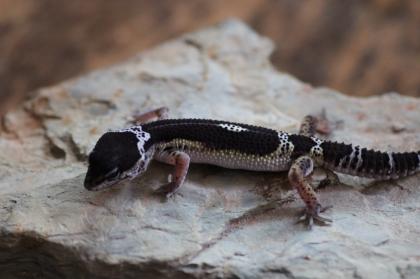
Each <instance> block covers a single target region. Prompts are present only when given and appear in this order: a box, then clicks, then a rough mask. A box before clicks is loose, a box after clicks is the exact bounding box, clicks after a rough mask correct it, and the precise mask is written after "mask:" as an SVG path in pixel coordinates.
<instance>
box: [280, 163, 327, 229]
mask: <svg viewBox="0 0 420 279" xmlns="http://www.w3.org/2000/svg"><path fill="white" fill-rule="evenodd" d="M313 168H314V163H313V161H312V159H311V158H310V157H308V156H301V157H299V158H298V159H296V160H295V161H294V162H293V164H292V166H291V167H290V170H289V175H288V177H289V182H290V184H291V185H292V186H293V187H294V188H296V189H297V191H298V193H299V196H300V197H301V198H302V200H303V201H304V202H305V204H306V209H305V214H304V216H303V220H306V221H307V222H308V226H309V228H312V225H313V222H314V220H315V221H318V222H319V223H320V224H322V225H327V224H328V223H330V222H332V221H331V220H330V219H327V218H324V217H322V216H320V215H319V213H321V212H323V211H325V210H326V209H328V208H329V207H325V208H324V207H322V206H321V204H320V203H319V202H318V198H317V196H316V193H315V191H314V189H313V188H312V186H311V185H310V184H309V182H308V177H309V176H310V175H311V174H312V171H313Z"/></svg>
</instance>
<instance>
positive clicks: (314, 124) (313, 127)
mask: <svg viewBox="0 0 420 279" xmlns="http://www.w3.org/2000/svg"><path fill="white" fill-rule="evenodd" d="M337 126H338V122H337V123H335V122H334V123H332V122H331V121H329V120H328V118H327V113H326V111H325V109H323V110H322V112H321V113H320V114H319V115H317V116H315V115H306V116H305V117H304V118H303V120H302V123H301V125H300V129H299V134H300V135H304V136H307V137H313V136H314V135H315V133H318V134H321V135H324V136H329V135H330V134H331V132H332V130H333V129H334V128H336V127H337Z"/></svg>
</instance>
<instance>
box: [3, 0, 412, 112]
mask: <svg viewBox="0 0 420 279" xmlns="http://www.w3.org/2000/svg"><path fill="white" fill-rule="evenodd" d="M228 17H238V18H241V19H243V20H244V21H246V22H247V23H248V24H249V25H251V26H252V27H253V28H254V29H256V30H257V31H258V32H260V33H261V34H264V35H265V36H268V37H270V38H271V39H272V40H273V41H274V42H275V43H276V46H277V49H276V52H275V53H274V54H273V56H272V61H273V63H274V64H275V65H276V66H277V67H278V68H279V69H280V70H282V71H286V72H289V73H291V74H293V75H295V76H297V77H298V78H300V79H302V80H303V81H306V82H309V83H312V84H314V85H325V86H329V87H332V88H336V89H338V90H340V91H342V92H344V93H347V94H350V95H374V94H381V93H384V92H389V91H398V92H400V93H401V94H406V95H412V96H420V31H419V30H420V1H419V0H331V1H329V0H328V1H326V0H306V1H303V0H302V1H297V0H266V1H262V0H229V1H228V0H224V1H222V0H208V1H204V0H188V1H187V0H160V1H151V0H149V1H147V0H124V1H107V0H72V1H59V0H0V115H1V114H2V113H4V112H5V111H6V110H7V109H10V108H11V107H13V106H15V105H16V104H18V103H19V102H21V101H22V100H23V99H24V98H25V96H28V93H29V92H30V91H32V90H34V89H36V88H39V87H41V86H47V85H51V84H54V83H57V82H59V81H61V80H64V79H67V78H70V77H73V76H75V75H80V74H83V73H85V72H87V71H89V70H92V69H96V68H100V67H103V66H107V65H110V64H113V63H116V62H119V61H120V60H123V59H125V58H128V57H130V56H132V55H134V54H135V53H137V52H139V51H141V50H144V49H146V48H150V47H152V46H154V45H157V44H159V43H160V42H162V41H164V40H167V39H170V38H174V37H177V36H178V35H180V34H182V33H184V32H189V31H193V30H196V29H199V28H201V27H204V26H207V25H211V24H214V23H217V22H220V21H222V20H224V19H226V18H228Z"/></svg>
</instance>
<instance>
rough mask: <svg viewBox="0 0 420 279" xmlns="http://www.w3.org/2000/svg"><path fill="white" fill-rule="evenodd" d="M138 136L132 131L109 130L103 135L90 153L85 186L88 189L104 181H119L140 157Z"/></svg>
mask: <svg viewBox="0 0 420 279" xmlns="http://www.w3.org/2000/svg"><path fill="white" fill-rule="evenodd" d="M137 142H138V140H137V138H136V136H135V135H134V134H133V133H131V132H108V133H105V134H104V135H102V136H101V138H100V139H99V140H98V142H97V143H96V145H95V147H94V149H93V151H92V152H91V153H90V154H89V167H88V171H87V173H86V177H85V181H84V186H85V188H86V189H87V190H95V187H98V186H99V185H101V184H103V183H110V184H112V183H113V182H118V181H120V180H121V179H123V177H121V175H122V174H123V173H124V172H126V171H128V170H129V169H131V168H132V167H133V166H134V165H135V164H136V162H137V161H138V160H139V159H140V154H139V151H138V148H137Z"/></svg>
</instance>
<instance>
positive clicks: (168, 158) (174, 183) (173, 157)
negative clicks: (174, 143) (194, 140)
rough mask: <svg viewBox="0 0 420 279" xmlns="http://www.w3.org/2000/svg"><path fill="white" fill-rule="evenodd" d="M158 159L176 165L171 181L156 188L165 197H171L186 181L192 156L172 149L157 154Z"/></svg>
mask: <svg viewBox="0 0 420 279" xmlns="http://www.w3.org/2000/svg"><path fill="white" fill-rule="evenodd" d="M156 159H157V160H158V161H161V162H164V163H167V164H170V165H174V166H175V167H174V172H173V174H172V178H171V181H170V182H169V183H167V184H164V185H162V186H160V187H159V188H158V189H157V190H156V193H159V194H163V195H164V196H165V197H167V198H169V197H170V196H172V195H173V194H174V193H175V192H176V191H177V190H178V189H179V187H181V186H182V184H183V183H184V180H185V177H186V176H187V173H188V168H189V165H190V156H188V154H187V153H185V152H182V151H172V152H164V153H159V154H157V155H156Z"/></svg>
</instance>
